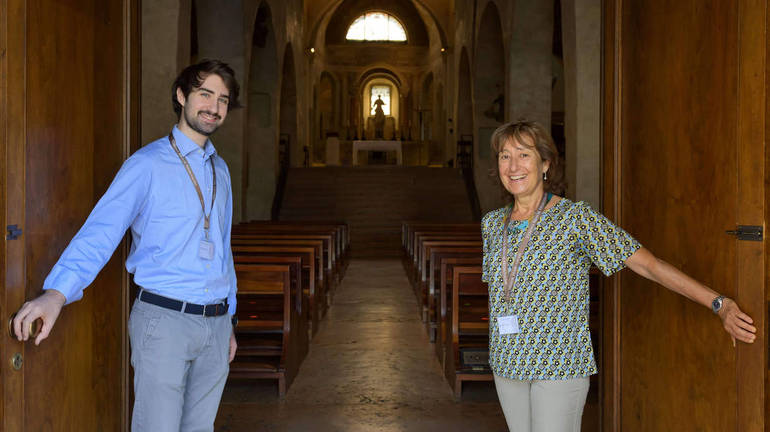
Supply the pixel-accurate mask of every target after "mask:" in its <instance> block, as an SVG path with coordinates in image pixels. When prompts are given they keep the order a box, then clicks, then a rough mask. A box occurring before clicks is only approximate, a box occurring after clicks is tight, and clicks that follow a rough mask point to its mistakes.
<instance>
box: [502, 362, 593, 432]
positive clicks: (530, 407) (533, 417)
mask: <svg viewBox="0 0 770 432" xmlns="http://www.w3.org/2000/svg"><path fill="white" fill-rule="evenodd" d="M494 377H495V388H496V389H497V396H498V398H499V399H500V406H501V407H502V408H503V414H505V421H506V423H508V429H510V430H511V432H579V431H580V422H581V420H582V417H583V407H584V406H585V403H586V396H587V395H588V384H589V382H588V378H587V377H586V378H575V379H567V380H533V381H519V380H512V379H508V378H503V377H500V376H497V375H495V376H494Z"/></svg>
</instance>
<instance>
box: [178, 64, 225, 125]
mask: <svg viewBox="0 0 770 432" xmlns="http://www.w3.org/2000/svg"><path fill="white" fill-rule="evenodd" d="M176 97H177V100H178V101H179V103H180V104H182V107H183V108H182V118H180V123H183V124H186V125H187V126H188V127H189V128H190V129H192V130H193V131H195V132H197V133H199V134H201V135H203V136H209V135H211V134H212V133H214V131H215V130H217V128H218V127H219V126H220V125H221V124H222V122H224V121H225V117H227V105H228V104H229V103H230V91H229V90H228V89H227V86H226V85H225V83H224V81H222V78H220V77H219V75H215V74H210V75H209V76H208V77H206V79H205V80H203V82H202V83H201V86H200V87H193V89H192V90H191V91H190V94H188V95H187V98H186V99H185V97H184V93H182V90H181V89H179V88H177V90H176Z"/></svg>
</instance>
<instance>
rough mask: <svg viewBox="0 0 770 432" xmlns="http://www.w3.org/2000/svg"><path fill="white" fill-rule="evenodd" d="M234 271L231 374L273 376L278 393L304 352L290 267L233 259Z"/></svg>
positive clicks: (280, 392)
mask: <svg viewBox="0 0 770 432" xmlns="http://www.w3.org/2000/svg"><path fill="white" fill-rule="evenodd" d="M235 271H236V275H237V277H238V319H239V325H238V327H237V329H236V338H237V340H238V342H239V347H238V350H237V351H236V358H235V360H234V361H233V362H232V363H231V364H230V378H234V379H276V380H278V394H279V395H280V396H281V397H283V396H284V395H285V394H286V390H287V388H288V387H289V386H290V385H291V383H292V381H293V380H294V377H295V376H296V374H297V371H298V370H299V365H300V363H301V362H302V360H303V359H304V354H303V353H304V352H306V351H303V341H302V339H301V333H302V332H301V331H298V328H299V327H300V326H301V322H300V321H301V317H300V314H299V313H297V306H296V301H297V296H296V295H293V293H292V284H291V268H290V266H288V265H259V264H237V265H236V269H235ZM294 289H295V290H296V289H297V287H295V288H294ZM305 334H306V333H305ZM306 344H307V342H306V340H305V341H304V345H306Z"/></svg>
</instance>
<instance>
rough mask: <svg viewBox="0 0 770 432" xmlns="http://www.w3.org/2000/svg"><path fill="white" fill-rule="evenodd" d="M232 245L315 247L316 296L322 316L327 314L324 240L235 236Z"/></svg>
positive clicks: (327, 285) (329, 299)
mask: <svg viewBox="0 0 770 432" xmlns="http://www.w3.org/2000/svg"><path fill="white" fill-rule="evenodd" d="M231 242H232V247H241V246H299V247H305V246H308V247H312V248H314V249H315V259H316V261H315V262H314V266H315V275H316V278H317V281H316V284H315V297H316V299H317V305H318V307H319V313H320V317H321V318H323V316H324V315H326V310H327V309H328V307H329V305H330V304H331V298H330V294H329V290H330V282H329V280H328V276H326V277H325V275H326V274H327V272H326V271H325V264H324V261H323V258H324V250H323V241H322V240H311V239H307V240H305V239H282V238H276V239H260V238H254V239H247V238H233V240H232V241H231Z"/></svg>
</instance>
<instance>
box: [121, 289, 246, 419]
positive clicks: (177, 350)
mask: <svg viewBox="0 0 770 432" xmlns="http://www.w3.org/2000/svg"><path fill="white" fill-rule="evenodd" d="M231 332H232V324H231V323H230V315H229V314H224V315H222V316H218V317H204V316H201V315H192V314H187V313H183V312H176V311H173V310H170V309H165V308H162V307H160V306H155V305H152V304H149V303H145V302H142V301H139V300H137V301H136V302H134V305H133V308H132V309H131V316H130V317H129V320H128V335H129V338H130V340H131V365H132V366H133V367H134V411H133V414H132V418H131V430H132V431H133V432H180V431H181V432H199V431H200V432H203V431H213V430H214V419H215V418H216V415H217V410H218V409H219V400H220V398H221V397H222V390H223V389H224V386H225V381H226V380H227V374H228V372H229V369H230V366H229V363H228V359H229V349H230V334H231Z"/></svg>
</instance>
